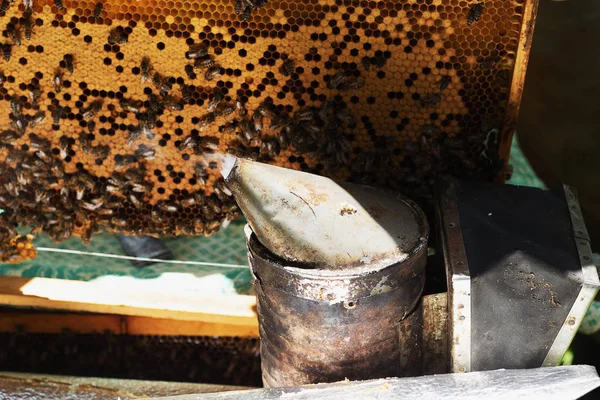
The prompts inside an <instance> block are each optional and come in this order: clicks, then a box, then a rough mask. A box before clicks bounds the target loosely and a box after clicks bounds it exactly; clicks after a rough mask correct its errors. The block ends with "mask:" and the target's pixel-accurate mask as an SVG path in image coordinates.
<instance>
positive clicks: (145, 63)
mask: <svg viewBox="0 0 600 400" xmlns="http://www.w3.org/2000/svg"><path fill="white" fill-rule="evenodd" d="M140 69H141V71H142V83H144V82H148V81H149V80H150V73H151V72H152V64H150V59H149V58H148V57H143V58H142V63H141V65H140Z"/></svg>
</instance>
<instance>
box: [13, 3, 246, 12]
mask: <svg viewBox="0 0 600 400" xmlns="http://www.w3.org/2000/svg"><path fill="white" fill-rule="evenodd" d="M4 1H6V2H7V3H8V0H4ZM6 8H8V4H7V5H6ZM245 8H246V6H245V4H244V0H235V5H234V7H233V11H234V12H235V14H236V15H241V14H242V13H243V12H244V9H245ZM4 11H6V10H2V12H4Z"/></svg>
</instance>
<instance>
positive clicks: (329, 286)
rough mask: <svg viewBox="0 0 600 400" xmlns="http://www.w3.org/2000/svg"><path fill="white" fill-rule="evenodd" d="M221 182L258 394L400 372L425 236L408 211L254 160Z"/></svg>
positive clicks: (397, 202)
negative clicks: (243, 290) (246, 292)
mask: <svg viewBox="0 0 600 400" xmlns="http://www.w3.org/2000/svg"><path fill="white" fill-rule="evenodd" d="M224 175H225V176H226V182H227V184H228V185H229V187H230V188H231V190H232V191H233V193H234V196H235V197H236V200H237V202H238V204H239V205H240V208H241V209H242V211H243V212H244V214H245V215H246V217H247V219H248V223H249V225H248V226H247V227H246V236H247V246H248V254H249V260H250V264H251V266H252V273H253V278H254V287H255V290H256V294H257V309H258V316H259V328H260V338H261V358H262V372H263V382H264V384H265V386H266V387H280V386H292V385H300V384H309V383H317V382H334V381H339V380H343V379H345V378H348V379H351V380H356V379H371V378H380V377H388V376H402V375H410V372H409V371H408V369H407V368H410V365H409V364H410V363H406V362H404V363H403V362H401V361H400V359H401V358H402V355H401V353H402V348H403V347H404V348H408V349H416V348H417V347H418V343H417V342H416V341H415V337H416V336H415V335H414V332H412V331H411V329H410V322H407V321H411V318H412V315H413V314H415V313H414V311H415V309H416V308H418V304H419V300H420V297H421V293H422V290H423V285H424V280H425V272H424V269H425V261H426V256H427V241H428V235H429V228H428V225H427V222H426V218H425V216H424V214H423V212H422V211H421V210H420V209H419V208H418V206H417V205H416V204H414V203H413V202H411V201H410V200H408V199H406V198H404V197H402V196H400V195H396V194H390V193H388V192H384V191H380V190H376V189H373V188H370V187H365V186H360V185H349V184H340V183H336V182H334V181H332V180H330V179H327V178H324V177H320V176H316V175H312V174H307V173H303V172H298V171H293V170H288V169H284V168H279V167H274V166H269V165H265V164H260V163H256V162H252V161H245V160H238V161H237V162H236V164H235V166H234V167H233V168H232V170H231V172H229V173H224ZM407 323H408V325H407Z"/></svg>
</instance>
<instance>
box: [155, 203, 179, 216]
mask: <svg viewBox="0 0 600 400" xmlns="http://www.w3.org/2000/svg"><path fill="white" fill-rule="evenodd" d="M158 209H159V210H161V211H163V212H167V213H171V214H173V213H176V212H179V207H177V206H176V205H173V204H168V203H160V204H158Z"/></svg>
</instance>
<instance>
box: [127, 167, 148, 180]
mask: <svg viewBox="0 0 600 400" xmlns="http://www.w3.org/2000/svg"><path fill="white" fill-rule="evenodd" d="M123 177H124V178H125V179H126V180H128V181H130V182H139V181H141V180H143V178H144V168H143V167H142V168H129V169H128V170H127V171H125V173H124V174H123Z"/></svg>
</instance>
